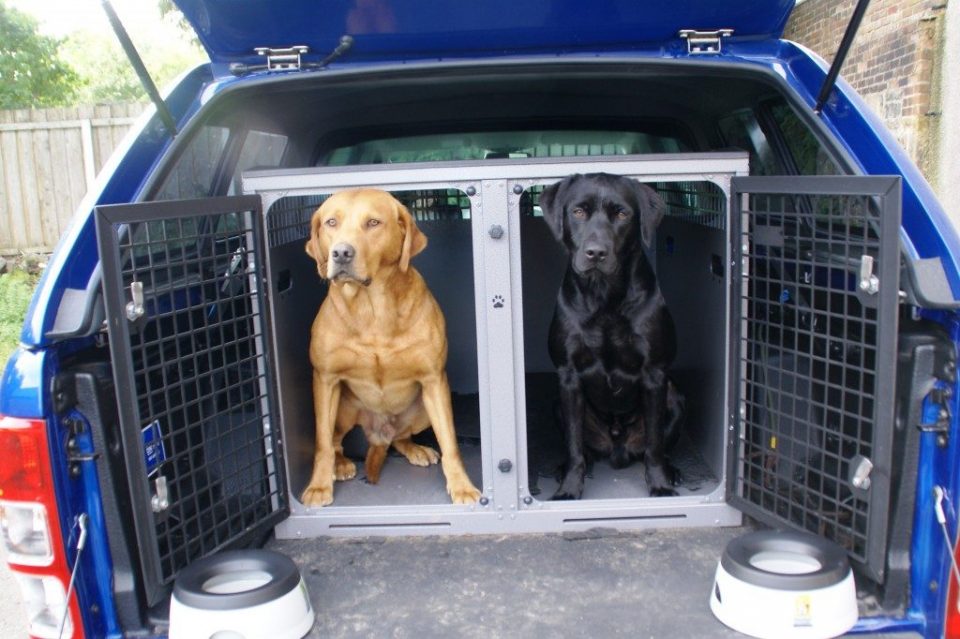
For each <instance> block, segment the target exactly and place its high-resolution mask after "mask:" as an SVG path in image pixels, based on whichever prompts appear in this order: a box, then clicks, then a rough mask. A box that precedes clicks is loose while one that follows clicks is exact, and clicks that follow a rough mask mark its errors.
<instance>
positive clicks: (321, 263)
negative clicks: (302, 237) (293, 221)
mask: <svg viewBox="0 0 960 639" xmlns="http://www.w3.org/2000/svg"><path fill="white" fill-rule="evenodd" d="M322 208H323V207H322V206H321V207H320V208H319V209H317V210H316V211H314V213H313V217H312V218H311V219H310V238H309V239H308V240H307V245H306V249H307V255H309V256H310V257H312V258H313V259H314V261H316V263H317V273H319V274H320V277H322V278H324V279H326V278H327V252H326V251H324V250H323V247H321V246H320V227H321V225H322V224H323V218H322V217H321V214H320V210H321V209H322Z"/></svg>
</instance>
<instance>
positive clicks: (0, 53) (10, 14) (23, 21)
mask: <svg viewBox="0 0 960 639" xmlns="http://www.w3.org/2000/svg"><path fill="white" fill-rule="evenodd" d="M59 46H60V41H59V40H57V39H56V38H51V37H48V36H44V35H40V34H39V33H38V32H37V21H36V20H34V19H33V18H32V17H31V16H28V15H27V14H25V13H22V12H20V11H17V10H16V9H14V8H12V7H8V6H6V3H5V2H4V1H3V0H0V109H26V108H31V107H32V108H38V107H52V106H61V105H65V104H71V103H73V101H74V98H75V96H76V95H77V91H78V88H79V84H80V78H79V76H78V75H77V74H76V72H74V70H73V69H72V68H71V67H70V65H69V64H67V63H66V62H64V61H63V60H61V59H60V56H59V54H58V51H57V49H58V47H59Z"/></svg>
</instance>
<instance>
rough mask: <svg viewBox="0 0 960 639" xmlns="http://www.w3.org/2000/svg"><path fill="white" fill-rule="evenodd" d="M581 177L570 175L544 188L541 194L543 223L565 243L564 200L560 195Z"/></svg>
mask: <svg viewBox="0 0 960 639" xmlns="http://www.w3.org/2000/svg"><path fill="white" fill-rule="evenodd" d="M579 178H580V175H579V174H576V175H570V176H567V177H565V178H563V179H562V180H560V181H559V182H557V183H555V184H551V185H549V186H546V187H544V189H543V192H542V193H540V210H542V211H543V221H544V222H546V223H547V226H548V227H550V231H551V232H552V233H553V236H554V237H555V238H557V240H559V241H560V242H563V198H561V197H558V196H559V195H560V193H562V192H563V191H566V190H567V187H568V186H570V184H571V183H573V182H574V181H575V180H577V179H579Z"/></svg>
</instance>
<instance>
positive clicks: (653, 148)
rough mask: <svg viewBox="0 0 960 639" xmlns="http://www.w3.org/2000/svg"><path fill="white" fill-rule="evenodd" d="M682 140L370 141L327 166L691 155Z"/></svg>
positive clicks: (641, 135)
mask: <svg viewBox="0 0 960 639" xmlns="http://www.w3.org/2000/svg"><path fill="white" fill-rule="evenodd" d="M689 150H690V149H689V147H688V145H687V144H685V143H684V142H683V140H682V139H681V138H680V137H679V136H670V135H658V134H653V133H645V132H638V131H501V132H480V133H444V134H437V135H418V136H406V137H394V138H384V139H378V140H366V141H363V142H359V143H357V144H352V145H350V146H342V147H338V148H335V149H333V150H332V151H331V152H330V153H328V154H327V155H326V156H325V158H323V160H322V161H321V164H325V165H328V166H350V165H354V164H394V163H401V162H449V161H463V160H491V159H500V158H554V157H572V156H591V155H608V156H609V155H634V154H643V153H679V152H683V151H689Z"/></svg>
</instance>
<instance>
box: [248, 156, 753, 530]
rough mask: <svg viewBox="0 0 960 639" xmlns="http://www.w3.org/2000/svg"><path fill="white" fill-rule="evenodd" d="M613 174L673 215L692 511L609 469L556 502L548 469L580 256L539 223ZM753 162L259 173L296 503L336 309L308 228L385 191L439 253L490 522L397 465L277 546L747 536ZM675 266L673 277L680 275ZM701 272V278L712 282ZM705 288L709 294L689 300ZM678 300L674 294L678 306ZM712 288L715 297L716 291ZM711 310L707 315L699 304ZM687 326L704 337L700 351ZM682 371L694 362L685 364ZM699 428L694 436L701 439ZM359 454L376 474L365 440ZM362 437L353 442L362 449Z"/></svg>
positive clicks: (718, 159)
mask: <svg viewBox="0 0 960 639" xmlns="http://www.w3.org/2000/svg"><path fill="white" fill-rule="evenodd" d="M598 171H606V172H610V173H616V174H621V175H628V176H632V177H635V178H637V179H639V180H641V181H643V182H645V183H648V184H650V185H651V186H653V187H654V188H655V189H657V190H658V192H660V193H661V195H662V197H663V198H664V200H665V201H666V202H667V204H668V219H667V220H665V221H664V223H663V224H662V225H661V227H660V232H659V233H658V241H657V245H656V247H655V248H654V249H653V250H652V251H651V258H652V259H653V261H654V263H655V264H657V265H658V266H657V268H661V269H662V268H669V269H674V268H677V267H678V266H679V268H680V269H681V270H682V271H683V273H682V274H677V275H671V276H665V277H664V279H663V281H662V286H663V287H665V295H666V296H667V299H668V303H672V299H673V298H676V300H677V302H676V304H677V306H676V309H675V317H677V319H678V325H681V328H680V332H681V341H682V342H685V343H686V344H687V345H688V348H687V347H684V348H683V349H681V350H682V351H683V356H682V359H683V362H684V370H682V371H680V370H678V373H680V374H681V376H686V377H689V378H690V382H689V383H690V385H691V386H693V385H696V386H697V388H699V389H700V391H701V392H699V393H697V394H696V395H697V397H696V399H694V398H690V399H689V400H688V403H689V405H690V406H691V413H692V414H693V415H695V417H694V418H693V419H691V427H690V429H689V431H688V432H689V436H688V437H685V438H684V439H683V442H682V444H681V446H680V448H682V450H681V451H679V455H678V457H679V461H680V464H679V465H680V466H681V467H682V469H683V470H684V471H685V474H686V475H687V477H688V480H689V481H688V482H687V483H685V484H684V485H683V486H681V487H680V489H679V492H680V496H678V497H676V498H670V499H651V498H650V497H649V496H648V492H647V490H646V486H645V483H644V480H643V471H642V466H640V465H639V464H637V465H633V466H631V467H629V468H627V469H623V470H620V471H615V472H614V471H612V470H611V469H609V468H608V467H604V465H603V464H602V463H598V464H597V465H596V466H595V468H594V469H593V474H594V475H595V477H594V478H592V479H589V480H588V491H587V493H586V494H585V499H583V500H581V501H578V502H565V503H561V502H550V501H549V497H550V494H552V490H553V487H552V486H551V485H550V482H551V481H552V477H551V476H550V474H551V472H550V471H551V468H550V465H551V464H553V465H554V466H555V463H554V462H558V461H559V460H558V459H556V455H555V452H556V446H557V444H558V443H559V442H560V441H561V440H562V433H561V432H560V430H559V428H558V427H557V426H556V425H555V424H554V423H553V420H552V419H551V409H550V404H551V397H552V396H554V395H555V393H556V390H555V389H556V380H555V373H554V369H553V366H552V364H551V363H550V362H549V358H548V357H547V354H546V336H547V328H548V326H549V320H550V316H551V315H552V313H553V307H554V304H555V300H556V293H557V289H558V287H559V282H560V279H561V277H562V275H563V272H564V269H565V264H566V258H565V256H564V254H563V252H562V249H561V247H560V246H559V245H558V243H557V242H556V240H555V239H554V238H553V236H552V235H550V233H549V230H548V229H547V226H546V224H545V223H544V222H543V220H542V219H540V217H541V215H542V213H541V211H540V208H539V193H540V192H541V191H542V189H543V187H544V186H545V185H547V184H551V183H553V182H556V181H558V180H560V179H562V178H563V177H565V176H566V175H569V174H571V173H576V172H580V173H588V172H598ZM746 173H747V156H746V155H745V154H743V153H719V154H696V155H693V154H686V155H683V154H680V155H657V156H632V157H623V158H615V159H607V158H603V159H600V158H589V159H588V158H572V159H517V160H493V161H489V160H488V161H474V162H465V163H455V164H454V163H433V164H405V165H390V166H387V167H385V166H375V165H374V166H362V167H349V168H346V167H345V168H321V169H293V170H270V171H255V172H247V173H245V174H244V177H243V189H244V192H245V193H248V194H255V195H259V196H260V197H261V198H262V203H263V211H264V213H263V215H264V224H265V227H266V236H267V237H268V238H269V247H268V251H267V262H268V270H269V272H270V283H269V285H268V287H269V289H270V291H271V295H270V296H269V299H270V304H271V315H272V317H273V318H274V321H275V322H276V324H277V325H278V326H282V327H283V330H282V331H279V330H278V331H277V332H276V334H275V337H274V339H275V348H274V353H275V356H276V358H277V363H278V393H279V394H278V400H279V406H280V408H279V410H280V414H281V418H282V419H281V421H282V423H283V431H284V441H285V442H286V448H285V455H286V457H285V459H286V465H287V473H288V475H287V476H288V480H289V485H290V487H291V491H292V494H293V495H294V496H296V495H297V494H298V492H297V491H298V490H300V489H302V487H303V486H305V485H306V483H307V480H308V478H309V474H310V470H311V467H312V462H313V446H314V418H313V414H312V410H310V408H311V407H312V400H311V393H312V389H311V368H310V363H309V358H308V350H307V349H308V344H309V336H310V325H311V323H312V321H313V318H314V316H315V314H316V311H317V309H318V308H319V306H320V303H321V302H322V300H323V295H324V293H325V288H324V287H325V284H324V283H323V282H322V281H321V279H320V278H319V276H318V274H317V269H316V265H315V264H314V262H313V261H312V259H311V258H310V257H309V256H308V255H307V254H306V253H305V251H304V244H305V242H306V240H307V237H308V234H309V221H310V217H311V216H312V214H313V212H314V211H315V210H316V208H317V206H319V204H320V203H321V202H322V201H323V199H324V198H325V197H327V196H328V195H329V194H331V193H333V192H335V191H337V190H340V189H344V188H351V187H375V188H382V189H385V190H387V191H390V192H391V193H393V194H394V195H395V196H396V197H397V198H398V199H399V200H400V201H401V202H403V203H404V204H406V205H407V206H408V208H410V210H411V213H413V215H414V217H415V218H416V219H417V223H418V225H419V226H420V228H421V230H422V231H423V232H424V233H425V234H426V236H427V238H428V240H429V243H428V246H427V249H426V250H425V251H424V252H423V253H421V254H420V255H418V256H417V257H416V258H415V259H414V261H413V265H414V266H415V267H416V268H417V269H418V270H419V271H420V273H421V274H422V275H423V276H424V279H425V280H426V281H427V284H428V286H429V287H430V289H431V291H432V292H433V294H434V295H435V297H436V298H437V300H438V302H439V303H440V306H441V308H442V310H443V312H444V315H445V317H446V321H447V333H448V340H449V343H450V353H449V356H448V362H447V373H448V377H449V379H450V384H451V390H452V392H453V395H454V396H453V400H454V411H455V418H456V423H457V431H458V436H459V440H460V446H461V452H462V454H463V456H464V460H465V463H466V466H467V469H468V472H469V473H470V475H471V477H472V479H473V480H474V481H475V482H476V483H477V486H479V487H482V490H483V499H482V500H481V502H480V503H479V504H477V505H475V506H454V505H451V504H450V503H449V499H448V497H447V495H446V492H445V488H444V487H445V481H444V478H443V476H442V473H441V471H440V469H439V467H433V468H428V469H424V468H417V467H413V466H410V465H409V464H407V463H406V462H405V461H404V460H402V459H397V460H392V459H388V462H387V464H386V465H385V467H384V469H383V475H382V477H381V479H380V483H379V484H378V485H376V486H370V485H367V484H365V483H364V482H363V481H362V474H363V471H362V463H361V464H359V465H358V473H359V477H358V479H354V480H351V481H348V482H338V483H337V484H336V485H335V488H334V503H333V505H332V506H328V507H325V508H323V509H309V508H304V507H303V506H302V505H300V504H299V503H298V501H297V499H295V498H294V499H292V500H291V508H292V512H291V517H290V518H289V519H288V520H287V521H285V522H284V523H282V524H281V525H280V526H279V527H278V529H277V534H278V535H279V536H310V535H318V534H363V533H366V534H370V533H374V534H383V533H386V534H413V533H421V534H422V533H444V532H506V531H537V530H563V529H569V528H589V527H592V526H597V525H616V526H623V527H640V526H657V525H671V526H673V525H686V526H706V525H709V526H713V525H733V524H737V523H739V522H740V513H739V511H737V510H736V509H733V508H731V507H730V506H729V505H728V504H727V502H726V497H725V495H726V487H725V483H724V478H725V472H726V460H725V455H726V448H725V441H726V437H725V429H724V423H725V422H726V420H725V418H724V415H725V414H726V413H727V410H728V409H727V404H728V402H729V394H730V388H729V387H728V382H727V379H726V370H727V364H726V362H727V361H728V357H729V354H728V349H729V348H730V343H729V337H728V333H729V322H730V314H729V308H730V304H731V299H732V298H731V297H730V290H731V289H730V287H729V286H728V284H729V281H728V277H729V269H728V268H727V260H728V256H729V249H728V246H729V243H730V238H729V236H728V233H729V232H730V227H729V225H728V224H727V217H728V210H729V207H728V203H729V193H730V181H731V179H732V178H733V177H734V176H736V175H746ZM667 263H669V266H667V267H665V266H664V264H667ZM701 267H702V268H701ZM688 287H698V291H697V294H696V295H695V296H691V295H688V294H687V292H686V291H685V290H684V289H685V288H688ZM668 289H672V290H668ZM708 289H709V290H708ZM698 305H699V306H698ZM683 326H690V327H692V330H691V334H690V335H684V333H683V328H682V327H683ZM678 363H679V362H678ZM693 422H696V423H695V424H694V423H693ZM354 433H355V436H354V437H353V441H352V442H350V441H348V442H345V449H346V451H347V453H348V455H349V454H350V453H351V451H353V455H354V456H355V457H356V458H357V459H358V460H361V461H362V447H363V437H362V434H360V432H359V429H357V430H356V431H354ZM348 439H349V438H348Z"/></svg>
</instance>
